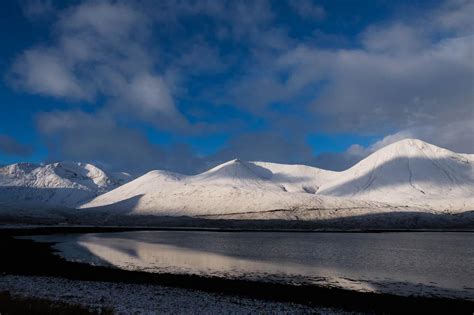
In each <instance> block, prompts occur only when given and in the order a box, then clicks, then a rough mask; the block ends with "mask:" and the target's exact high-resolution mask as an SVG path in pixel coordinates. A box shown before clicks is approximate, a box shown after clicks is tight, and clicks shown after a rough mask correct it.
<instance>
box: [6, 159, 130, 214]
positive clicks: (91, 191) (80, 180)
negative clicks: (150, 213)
mask: <svg viewBox="0 0 474 315" xmlns="http://www.w3.org/2000/svg"><path fill="white" fill-rule="evenodd" d="M129 177H130V176H129V175H127V174H126V173H120V174H118V175H115V174H114V175H111V174H107V173H106V172H104V171H103V170H101V169H99V168H98V167H96V166H94V165H92V164H87V163H63V162H61V163H52V164H47V165H35V164H30V163H17V164H12V165H8V166H4V167H1V168H0V203H1V204H2V205H12V206H14V205H21V206H23V207H24V206H33V207H34V206H41V207H44V206H57V207H75V206H77V205H78V204H79V203H80V202H83V201H87V200H89V199H91V198H94V197H96V196H98V195H100V194H102V193H105V192H107V191H109V190H112V189H114V188H117V187H118V186H120V185H122V184H124V183H126V182H127V181H128V180H129Z"/></svg>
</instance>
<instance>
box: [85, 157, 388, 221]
mask: <svg viewBox="0 0 474 315" xmlns="http://www.w3.org/2000/svg"><path fill="white" fill-rule="evenodd" d="M262 165H263V164H262ZM267 166H268V165H267ZM270 166H271V167H273V168H274V170H275V171H276V170H277V169H279V170H280V172H279V173H278V172H276V173H274V172H273V171H272V170H271V169H270V168H265V167H263V166H261V165H259V164H258V163H253V162H245V161H240V160H232V161H229V162H226V163H224V164H222V165H219V166H217V167H215V168H213V169H211V170H209V171H207V172H204V173H202V174H199V175H195V176H184V175H177V174H173V173H167V172H160V171H154V172H150V173H148V174H146V175H144V176H142V177H140V178H138V179H136V180H134V181H132V182H130V183H128V184H125V185H123V186H121V187H119V188H117V189H115V190H113V191H111V192H108V193H106V194H103V195H101V196H98V197H97V198H95V199H93V200H92V201H91V202H89V203H86V204H83V205H82V206H81V208H101V207H102V208H104V207H105V208H107V209H110V210H113V211H118V212H130V213H134V214H156V215H188V216H189V215H191V216H193V215H201V216H202V215H217V214H224V215H229V214H247V213H253V212H265V211H271V210H276V209H283V210H291V211H296V210H304V209H322V208H324V209H342V208H344V209H347V208H354V209H356V208H360V209H370V208H374V207H386V205H384V204H381V203H376V202H367V201H359V200H347V199H341V198H337V197H336V198H335V197H328V196H316V195H315V194H314V192H313V191H311V192H307V191H305V190H304V189H303V188H301V189H299V190H297V189H294V190H295V191H293V192H289V191H288V189H287V188H286V186H285V183H291V184H292V185H296V184H295V182H296V181H298V180H299V177H294V178H293V179H291V178H287V177H286V176H283V174H285V172H284V171H283V170H284V168H282V167H283V166H281V167H279V166H278V165H277V164H271V165H270ZM291 168H292V166H288V169H291ZM288 172H289V171H288V170H286V173H288ZM314 172H315V173H318V171H317V169H315V170H314ZM322 173H324V172H322ZM287 176H288V174H287ZM281 179H283V180H282V181H280V180H281ZM302 187H303V186H302Z"/></svg>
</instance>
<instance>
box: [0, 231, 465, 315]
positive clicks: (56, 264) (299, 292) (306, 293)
mask: <svg viewBox="0 0 474 315" xmlns="http://www.w3.org/2000/svg"><path fill="white" fill-rule="evenodd" d="M47 229H48V228H44V227H43V228H42V229H40V230H38V229H36V230H35V229H26V230H25V229H23V230H22V229H8V230H5V229H0V250H2V252H4V253H10V255H7V257H5V258H3V259H2V260H1V261H0V272H2V273H3V274H4V275H23V276H47V277H59V278H63V279H68V280H76V281H100V282H108V283H114V284H117V283H128V284H147V285H156V286H164V287H170V288H181V289H188V290H196V291H199V292H208V293H213V294H222V295H225V296H240V297H243V298H250V299H258V300H262V301H273V302H281V303H296V304H301V305H306V306H315V307H335V308H342V309H344V310H348V311H359V312H381V313H387V312H388V313H404V312H413V311H414V310H419V311H423V312H430V313H441V312H445V313H447V312H449V311H451V310H453V309H456V310H460V311H462V312H466V313H472V311H473V310H474V302H473V301H468V300H460V299H449V298H431V297H418V296H409V297H406V296H398V295H392V294H385V293H367V292H357V291H351V290H347V289H341V288H331V287H321V286H315V285H298V286H296V285H291V284H281V283H266V282H259V281H249V280H238V279H237V280H235V279H223V278H217V277H203V276H196V275H178V274H165V273H163V274H153V273H147V272H143V271H127V270H121V269H115V268H108V267H101V266H93V265H89V264H84V263H78V262H70V261H66V260H64V259H63V258H61V257H59V256H58V255H55V250H54V249H53V248H52V246H53V245H54V243H36V242H34V241H32V240H26V239H16V238H15V237H17V236H25V235H39V234H43V235H45V234H48V233H47V232H49V234H64V233H65V232H66V231H67V232H68V233H88V232H90V233H92V232H95V233H103V232H117V231H125V230H124V229H123V228H103V227H102V228H97V227H87V228H85V227H80V228H77V227H76V228H73V229H70V228H69V229H68V228H64V227H60V228H56V229H54V228H53V229H51V228H49V229H50V230H47ZM132 230H137V228H134V229H132ZM141 230H144V229H141ZM148 230H150V229H148ZM167 230H169V229H167ZM179 230H180V231H182V229H179ZM128 231H130V229H128ZM200 231H202V230H200ZM213 231H215V230H213ZM39 232H41V233H39ZM32 262H34V264H32Z"/></svg>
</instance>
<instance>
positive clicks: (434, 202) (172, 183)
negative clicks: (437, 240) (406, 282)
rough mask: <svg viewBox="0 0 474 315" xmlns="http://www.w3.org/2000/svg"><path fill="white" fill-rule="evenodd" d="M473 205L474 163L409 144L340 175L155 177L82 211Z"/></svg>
mask: <svg viewBox="0 0 474 315" xmlns="http://www.w3.org/2000/svg"><path fill="white" fill-rule="evenodd" d="M473 205H474V159H473V158H472V157H471V156H470V155H465V154H457V153H454V152H451V151H448V150H445V149H442V148H438V147H436V146H433V145H430V144H428V143H425V142H422V141H420V140H412V139H409V140H402V141H400V142H397V143H394V144H391V145H389V146H387V147H385V148H382V149H381V150H379V151H377V152H375V153H373V154H372V155H370V156H369V157H367V158H366V159H364V160H362V161H361V162H359V163H358V164H356V165H355V166H353V167H352V168H350V169H348V170H346V171H343V172H332V171H326V170H321V169H318V168H314V167H309V166H304V165H284V164H275V163H265V162H246V161H240V160H232V161H229V162H227V163H224V164H222V165H219V166H217V167H215V168H213V169H211V170H209V171H207V172H204V173H202V174H199V175H195V176H184V175H180V174H175V173H169V172H163V171H152V172H149V173H147V174H145V175H143V176H142V177H139V178H137V179H135V180H134V181H131V182H129V183H127V184H125V185H123V186H121V187H119V188H117V189H114V190H112V191H110V192H108V193H105V194H103V195H100V196H98V197H96V198H94V199H93V200H91V201H90V202H88V203H86V204H84V205H82V206H81V208H98V209H109V210H111V211H112V210H115V211H120V212H122V213H123V212H126V213H132V214H154V215H187V216H221V217H237V218H241V217H258V218H266V217H275V214H278V215H277V217H278V218H284V217H285V216H288V217H291V218H295V217H296V218H297V219H300V218H303V219H315V218H332V217H335V216H339V215H342V214H350V213H352V214H359V215H360V214H366V213H372V212H374V211H384V212H386V211H394V210H396V211H404V210H410V211H418V210H420V211H449V212H459V211H465V210H473V209H474V206H473ZM264 213H265V214H267V215H268V216H262V214H264ZM270 214H271V215H270Z"/></svg>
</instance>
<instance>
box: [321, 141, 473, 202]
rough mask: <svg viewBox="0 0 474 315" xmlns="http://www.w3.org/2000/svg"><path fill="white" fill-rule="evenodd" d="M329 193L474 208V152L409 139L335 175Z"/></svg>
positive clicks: (326, 190) (326, 188)
mask: <svg viewBox="0 0 474 315" xmlns="http://www.w3.org/2000/svg"><path fill="white" fill-rule="evenodd" d="M319 193H320V194H324V195H331V196H343V197H351V198H359V199H366V200H377V201H383V202H390V203H401V204H406V205H418V206H421V207H428V208H432V207H436V208H446V209H452V208H455V209H469V208H471V209H469V210H472V209H474V202H473V201H474V199H473V197H474V155H472V154H458V153H454V152H452V151H449V150H446V149H443V148H439V147H437V146H434V145H431V144H429V143H426V142H423V141H420V140H415V139H406V140H402V141H399V142H396V143H393V144H391V145H388V146H386V147H384V148H382V149H380V150H378V151H377V152H375V153H373V154H372V155H370V156H369V157H367V158H366V159H364V160H362V161H360V162H359V163H358V164H356V165H355V166H353V167H351V168H350V169H348V170H346V171H343V172H340V173H339V174H338V175H337V176H335V177H334V178H333V179H332V180H329V181H328V182H327V183H326V184H325V185H323V187H322V189H321V190H320V192H319Z"/></svg>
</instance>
